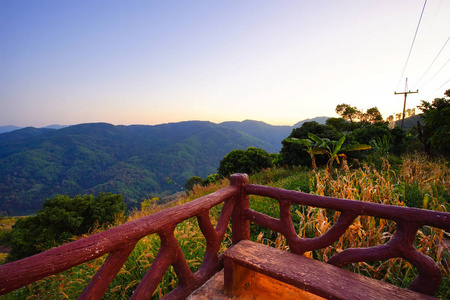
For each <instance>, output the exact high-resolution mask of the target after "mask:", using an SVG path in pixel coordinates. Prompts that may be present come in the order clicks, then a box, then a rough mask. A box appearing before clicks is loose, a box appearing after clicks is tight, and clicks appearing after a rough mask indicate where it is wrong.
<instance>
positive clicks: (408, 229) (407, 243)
mask: <svg viewBox="0 0 450 300" xmlns="http://www.w3.org/2000/svg"><path fill="white" fill-rule="evenodd" d="M245 191H246V193H247V194H252V195H258V196H264V197H270V198H272V199H275V200H277V201H278V202H279V206H280V218H279V219H276V218H272V217H269V216H267V215H264V214H262V213H259V212H256V211H254V210H251V209H249V208H248V205H246V204H241V207H245V208H244V211H243V215H244V216H245V217H246V218H247V219H248V220H251V221H253V222H255V223H258V224H260V225H261V226H264V227H267V228H270V229H271V230H274V231H276V232H279V233H281V234H282V235H284V236H285V237H286V240H287V242H288V243H289V248H290V250H291V252H293V253H296V254H303V253H305V252H307V251H313V250H317V249H321V248H325V247H327V246H330V245H332V244H333V243H334V242H336V241H337V240H338V239H339V238H340V237H341V236H342V235H343V234H344V233H345V231H346V230H347V228H348V227H349V226H350V225H352V223H353V221H354V220H355V219H356V217H358V216H372V217H378V218H382V219H387V220H392V221H394V222H396V224H397V231H396V233H395V234H394V236H393V237H392V239H391V240H390V241H389V242H387V243H386V244H384V245H379V246H374V247H368V248H357V249H354V248H350V249H346V250H343V251H341V252H339V253H337V254H335V255H333V256H332V257H331V258H330V259H329V260H328V261H327V262H328V263H329V264H332V265H335V266H343V265H345V264H349V263H353V262H363V261H366V262H367V261H378V260H386V259H389V258H397V257H398V258H403V259H405V260H407V261H409V262H410V263H411V264H412V265H413V266H414V267H416V268H417V270H418V272H419V275H418V276H417V278H416V279H415V280H414V281H413V282H412V283H411V285H410V287H409V289H411V290H413V291H416V292H420V293H424V294H428V295H434V294H435V293H436V292H437V290H438V288H439V286H440V284H441V281H442V272H441V271H440V269H439V266H438V265H437V264H436V262H434V261H433V260H432V259H431V258H430V257H428V256H426V255H425V254H423V253H421V252H419V251H418V250H417V249H416V248H415V247H414V240H415V237H416V234H417V231H418V230H419V229H420V228H421V227H422V226H424V225H428V226H433V227H436V228H441V229H444V230H449V231H450V213H445V212H439V211H431V210H423V209H417V208H409V207H400V206H391V205H384V204H377V203H369V202H362V201H356V200H347V199H337V198H331V197H323V196H317V195H312V194H306V193H301V192H296V191H288V190H283V189H280V188H274V187H266V186H260V185H253V184H249V185H246V186H245ZM241 198H242V199H245V198H243V197H241ZM291 204H299V205H307V206H313V207H320V208H325V209H331V210H335V211H339V212H341V214H340V216H339V218H338V220H337V221H336V222H335V224H334V225H333V226H332V227H331V228H330V229H329V230H328V231H327V232H325V233H324V234H323V235H321V236H319V237H315V238H302V237H299V236H298V235H297V233H296V231H295V228H294V225H293V223H292V217H291V210H290V206H291Z"/></svg>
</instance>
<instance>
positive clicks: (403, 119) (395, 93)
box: [394, 78, 419, 129]
mask: <svg viewBox="0 0 450 300" xmlns="http://www.w3.org/2000/svg"><path fill="white" fill-rule="evenodd" d="M407 85H408V78H406V86H407ZM406 86H405V87H406ZM418 92H419V90H417V91H415V92H411V90H409V91H408V92H406V89H405V92H402V93H397V92H394V95H399V94H404V95H405V101H404V102H403V117H402V129H403V122H404V121H405V108H406V96H407V95H408V94H415V93H418Z"/></svg>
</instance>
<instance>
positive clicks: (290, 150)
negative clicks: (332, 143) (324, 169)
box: [280, 121, 350, 166]
mask: <svg viewBox="0 0 450 300" xmlns="http://www.w3.org/2000/svg"><path fill="white" fill-rule="evenodd" d="M349 123H350V122H349ZM308 133H313V134H315V135H317V136H318V137H321V138H328V139H330V140H337V139H339V138H340V137H341V136H342V135H343V133H342V132H339V131H338V130H336V128H335V127H333V126H331V125H322V124H319V123H317V122H315V121H312V122H305V123H303V125H302V126H301V127H299V128H295V129H293V130H292V132H291V134H290V135H289V136H288V138H296V139H308V138H309V136H308ZM281 144H282V145H283V147H282V148H281V151H280V154H281V156H282V163H283V164H284V165H288V166H300V165H301V166H310V165H312V161H311V157H310V156H309V155H306V154H307V153H306V150H305V146H304V145H302V144H301V143H292V142H288V141H287V139H284V140H283V141H282V142H281ZM326 161H327V160H326V159H325V157H323V155H318V156H316V163H317V165H321V164H325V163H326Z"/></svg>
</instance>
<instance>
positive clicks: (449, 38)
mask: <svg viewBox="0 0 450 300" xmlns="http://www.w3.org/2000/svg"><path fill="white" fill-rule="evenodd" d="M449 40H450V36H449V37H448V39H447V41H445V43H444V46H442V48H441V50H440V51H439V53H438V54H437V55H436V57H435V58H434V59H433V62H432V63H431V64H430V66H429V67H428V69H427V70H426V71H425V73H423V75H422V77H420V79H419V81H417V83H416V84H415V85H414V86H417V85H418V84H419V83H420V81H421V80H422V79H423V77H425V75H426V74H427V72H428V71H429V70H430V68H431V66H432V65H433V64H434V62H435V61H436V59H437V58H438V57H439V55H440V54H441V52H442V50H444V48H445V45H447V43H448V41H449Z"/></svg>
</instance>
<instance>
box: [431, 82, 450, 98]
mask: <svg viewBox="0 0 450 300" xmlns="http://www.w3.org/2000/svg"><path fill="white" fill-rule="evenodd" d="M448 82H450V79H449V80H447V81H446V82H444V84H443V85H441V86H440V87H438V88H437V89H436V90H435V91H434V92H432V93H431V95H434V93H436V92H437V91H439V90H440V89H441V88H442V87H443V86H444V85H446V84H447V83H448Z"/></svg>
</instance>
